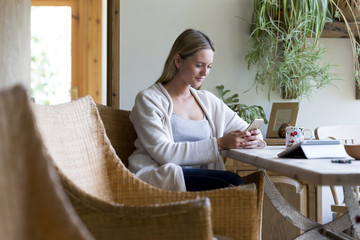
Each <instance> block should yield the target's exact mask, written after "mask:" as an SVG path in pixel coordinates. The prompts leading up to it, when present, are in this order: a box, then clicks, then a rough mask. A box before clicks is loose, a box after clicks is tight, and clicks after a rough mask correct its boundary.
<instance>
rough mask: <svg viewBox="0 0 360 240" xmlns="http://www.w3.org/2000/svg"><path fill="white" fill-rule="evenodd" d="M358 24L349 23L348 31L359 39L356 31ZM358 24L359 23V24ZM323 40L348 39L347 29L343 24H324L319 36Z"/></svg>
mask: <svg viewBox="0 0 360 240" xmlns="http://www.w3.org/2000/svg"><path fill="white" fill-rule="evenodd" d="M357 24H358V22H349V25H350V29H351V31H352V33H353V34H354V37H356V38H358V37H359V32H358V31H357V27H356V26H357ZM359 24H360V23H359ZM321 37H323V38H349V34H348V29H347V28H346V25H345V23H344V22H326V23H325V26H324V30H323V33H322V35H321Z"/></svg>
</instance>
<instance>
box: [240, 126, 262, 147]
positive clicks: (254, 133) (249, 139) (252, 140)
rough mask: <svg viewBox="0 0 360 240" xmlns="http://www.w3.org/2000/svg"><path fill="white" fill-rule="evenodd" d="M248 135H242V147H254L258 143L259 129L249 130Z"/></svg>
mask: <svg viewBox="0 0 360 240" xmlns="http://www.w3.org/2000/svg"><path fill="white" fill-rule="evenodd" d="M250 134H251V135H250V136H244V137H243V138H244V140H245V141H244V142H242V143H241V147H242V148H256V147H257V146H258V144H259V140H260V134H261V131H260V130H259V129H255V130H251V131H250Z"/></svg>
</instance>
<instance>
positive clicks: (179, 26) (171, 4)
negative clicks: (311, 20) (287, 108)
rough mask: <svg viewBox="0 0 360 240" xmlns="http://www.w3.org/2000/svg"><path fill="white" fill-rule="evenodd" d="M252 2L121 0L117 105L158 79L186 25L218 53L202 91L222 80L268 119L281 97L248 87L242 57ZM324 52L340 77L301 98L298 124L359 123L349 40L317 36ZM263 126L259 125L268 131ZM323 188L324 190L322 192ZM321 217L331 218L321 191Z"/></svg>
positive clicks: (129, 103)
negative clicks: (203, 36)
mask: <svg viewBox="0 0 360 240" xmlns="http://www.w3.org/2000/svg"><path fill="white" fill-rule="evenodd" d="M252 8H253V6H252V0H196V1H194V0H182V1H175V0H151V1H149V0H120V17H121V18H120V80H121V83H120V97H121V98H120V106H121V108H123V109H129V110H130V109H131V108H132V106H133V104H134V99H135V96H136V94H137V92H139V91H140V90H142V89H144V88H147V87H148V86H150V85H151V84H152V83H154V82H155V80H156V79H157V78H158V77H159V75H160V73H161V71H162V68H163V64H164V62H165V59H166V57H167V54H168V52H169V50H170V48H171V46H172V44H173V42H174V40H175V38H176V37H177V36H178V35H179V34H180V33H181V32H182V31H183V30H185V29H186V28H195V29H198V30H201V31H203V32H204V33H206V34H207V35H209V36H210V37H211V38H212V40H213V41H214V42H215V46H216V53H215V59H214V64H213V68H212V70H211V74H210V75H209V76H208V77H207V79H206V80H205V83H204V86H203V88H204V89H207V90H210V91H212V92H214V93H215V94H217V90H216V86H217V85H220V84H224V85H225V87H226V88H228V89H231V90H232V91H233V92H234V93H239V94H240V101H241V102H242V103H245V104H259V105H261V106H263V108H264V110H265V112H266V114H267V116H268V117H269V115H270V111H271V107H272V103H273V102H280V101H284V100H282V99H281V98H280V97H279V94H278V93H274V94H272V98H271V101H268V99H267V90H266V86H265V87H264V89H265V90H264V91H263V92H261V91H260V92H258V94H257V93H256V91H255V89H252V90H251V91H249V92H247V93H245V94H242V93H243V92H244V91H245V90H247V89H248V88H249V87H250V86H251V84H252V81H253V79H254V75H255V70H254V69H252V70H248V69H247V63H246V62H245V59H244V57H245V55H246V53H247V51H248V40H249V26H248V24H247V23H246V22H245V21H243V20H241V19H239V18H238V17H242V18H244V19H245V20H247V21H249V22H250V21H251V15H252ZM321 44H323V45H324V46H325V47H326V48H327V49H328V53H327V56H326V60H328V61H329V62H330V63H331V64H334V65H337V66H336V67H334V68H333V72H334V73H338V74H339V75H340V77H341V78H342V79H343V80H341V81H337V82H335V83H334V85H335V87H328V88H326V89H320V90H319V91H317V93H316V94H314V95H313V97H312V98H311V99H304V100H303V101H302V102H301V105H300V110H299V116H298V125H299V126H303V127H306V128H311V129H314V128H316V127H317V126H319V125H324V124H340V123H341V124H357V123H358V122H359V120H358V119H359V118H360V101H359V100H355V85H354V80H353V75H352V74H353V63H352V57H351V48H350V43H349V40H348V39H321ZM266 127H267V126H264V127H262V128H261V130H262V132H263V134H264V135H265V134H266ZM325 192H327V190H325ZM323 199H324V211H323V215H324V218H323V219H324V221H329V220H330V219H331V214H330V212H329V207H328V203H325V202H326V201H329V202H331V201H332V199H331V197H330V196H329V194H328V192H327V193H326V194H325V195H324V197H323Z"/></svg>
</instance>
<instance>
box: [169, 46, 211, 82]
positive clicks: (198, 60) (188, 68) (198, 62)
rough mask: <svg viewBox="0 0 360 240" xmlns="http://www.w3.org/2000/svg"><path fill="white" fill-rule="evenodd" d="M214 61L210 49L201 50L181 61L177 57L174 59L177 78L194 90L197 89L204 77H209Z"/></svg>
mask: <svg viewBox="0 0 360 240" xmlns="http://www.w3.org/2000/svg"><path fill="white" fill-rule="evenodd" d="M213 59H214V52H213V50H211V49H202V50H199V51H197V52H196V53H195V54H193V55H191V56H189V57H187V58H186V59H182V58H181V57H180V56H179V55H178V56H177V57H176V58H175V64H176V67H177V68H178V72H177V77H179V78H180V79H181V80H183V81H185V83H186V84H190V85H191V86H192V87H194V88H199V87H200V86H201V84H202V82H203V81H204V79H205V77H206V76H207V75H209V73H210V69H211V65H212V63H213Z"/></svg>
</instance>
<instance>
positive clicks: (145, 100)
mask: <svg viewBox="0 0 360 240" xmlns="http://www.w3.org/2000/svg"><path fill="white" fill-rule="evenodd" d="M214 52H215V48H214V44H213V43H212V41H211V40H210V39H209V37H207V36H206V35H205V34H203V33H202V32H200V31H196V30H193V29H188V30H185V31H184V32H183V33H182V34H180V36H179V37H178V38H177V39H176V41H175V42H174V44H173V47H172V49H171V51H170V54H169V56H168V58H167V60H166V62H165V66H164V70H163V73H162V75H161V76H160V78H159V79H158V80H157V81H156V83H155V84H153V85H152V86H151V87H150V88H148V89H146V90H143V91H141V92H140V93H139V94H138V95H137V97H136V100H135V105H134V108H133V110H132V111H131V114H130V120H131V121H132V123H133V125H134V128H135V130H136V133H137V135H138V139H137V140H136V141H135V147H136V150H135V151H134V153H133V154H132V155H131V156H130V157H129V169H130V171H132V172H133V173H135V174H136V176H137V177H139V178H140V179H142V180H144V181H145V182H148V183H149V184H152V185H154V186H156V187H159V188H163V189H169V190H174V191H200V190H209V189H215V188H221V187H228V186H230V185H239V184H242V179H241V177H239V176H238V175H237V174H235V173H231V172H227V171H224V170H225V167H224V164H223V162H222V159H221V156H220V153H219V151H220V150H224V149H230V148H240V147H242V148H255V147H257V146H258V145H259V144H264V142H263V141H262V140H260V139H262V136H261V132H260V131H259V130H258V129H257V130H252V131H250V132H249V131H245V129H246V128H247V126H248V125H249V124H248V123H247V122H245V121H244V120H242V119H241V118H240V117H239V116H238V115H237V114H236V113H235V112H233V111H232V110H231V109H230V108H228V107H227V106H226V105H225V104H224V103H223V102H222V101H221V100H220V99H219V98H217V97H216V96H215V95H213V94H212V93H210V92H208V91H204V90H199V88H200V86H201V84H202V83H203V81H204V79H205V77H206V76H207V75H208V74H209V72H210V69H211V65H212V63H213V57H214Z"/></svg>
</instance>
